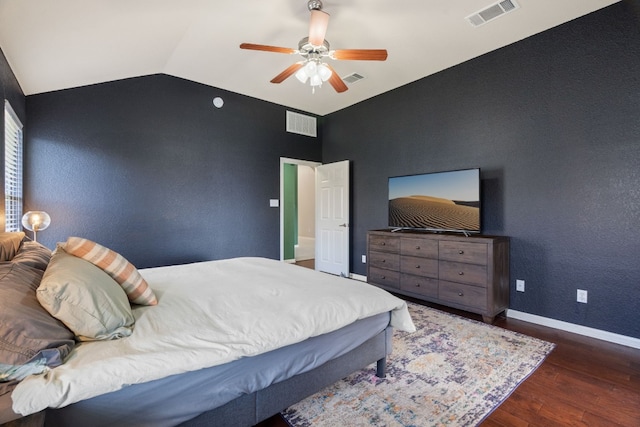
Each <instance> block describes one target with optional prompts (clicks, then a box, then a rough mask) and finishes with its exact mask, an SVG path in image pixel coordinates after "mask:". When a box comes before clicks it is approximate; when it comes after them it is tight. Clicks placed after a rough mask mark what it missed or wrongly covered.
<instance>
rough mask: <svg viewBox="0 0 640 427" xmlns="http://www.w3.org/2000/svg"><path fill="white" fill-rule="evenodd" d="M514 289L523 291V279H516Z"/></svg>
mask: <svg viewBox="0 0 640 427" xmlns="http://www.w3.org/2000/svg"><path fill="white" fill-rule="evenodd" d="M516 291H518V292H524V280H520V279H518V280H516Z"/></svg>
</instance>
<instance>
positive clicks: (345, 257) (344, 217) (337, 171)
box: [315, 160, 349, 277]
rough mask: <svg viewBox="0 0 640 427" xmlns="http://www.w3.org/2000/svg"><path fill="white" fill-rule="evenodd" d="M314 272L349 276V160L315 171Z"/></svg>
mask: <svg viewBox="0 0 640 427" xmlns="http://www.w3.org/2000/svg"><path fill="white" fill-rule="evenodd" d="M315 264H316V270H318V271H325V272H327V273H331V274H336V275H342V276H344V277H349V161H348V160H345V161H342V162H336V163H329V164H326V165H321V166H318V167H317V168H316V262H315Z"/></svg>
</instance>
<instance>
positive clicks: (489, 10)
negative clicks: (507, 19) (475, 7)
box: [465, 0, 520, 27]
mask: <svg viewBox="0 0 640 427" xmlns="http://www.w3.org/2000/svg"><path fill="white" fill-rule="evenodd" d="M519 7H520V6H518V4H517V3H516V2H515V0H503V1H499V2H497V3H494V4H492V5H491V6H488V7H485V8H484V9H482V10H480V11H478V12H476V13H473V14H471V15H469V16H467V17H466V18H465V19H466V20H467V21H469V23H470V24H471V25H473V26H474V27H479V26H481V25H483V24H486V23H487V22H489V21H492V20H494V19H496V18H498V17H500V16H502V15H504V14H505V13H508V12H511V11H514V10H516V9H518V8H519Z"/></svg>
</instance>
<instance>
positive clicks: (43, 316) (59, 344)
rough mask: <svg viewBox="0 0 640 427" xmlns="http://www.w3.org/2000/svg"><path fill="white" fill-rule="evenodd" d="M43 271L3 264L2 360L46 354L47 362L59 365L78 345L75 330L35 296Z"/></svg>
mask: <svg viewBox="0 0 640 427" xmlns="http://www.w3.org/2000/svg"><path fill="white" fill-rule="evenodd" d="M43 274H44V272H43V271H42V270H38V269H36V268H33V267H29V266H25V265H21V264H19V263H1V264H0V363H3V364H7V365H23V364H25V363H27V362H29V361H30V360H32V359H36V358H46V359H47V361H46V364H47V366H58V365H60V364H62V362H63V361H64V359H65V357H66V356H67V355H68V354H69V352H70V351H71V350H72V349H73V347H74V345H75V341H74V339H73V333H72V332H71V331H70V330H69V329H67V327H66V326H64V324H63V323H62V322H60V321H59V320H57V319H56V318H54V317H53V316H51V315H50V314H49V313H48V312H47V311H46V310H45V309H44V308H43V307H42V306H41V305H40V303H39V302H38V299H37V298H36V289H37V288H38V285H39V284H40V280H41V279H42V275H43Z"/></svg>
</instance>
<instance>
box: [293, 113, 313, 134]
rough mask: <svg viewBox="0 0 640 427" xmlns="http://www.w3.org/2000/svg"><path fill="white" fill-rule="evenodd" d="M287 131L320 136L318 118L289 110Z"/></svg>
mask: <svg viewBox="0 0 640 427" xmlns="http://www.w3.org/2000/svg"><path fill="white" fill-rule="evenodd" d="M287 132H290V133H297V134H300V135H306V136H312V137H314V138H315V137H317V136H318V130H317V125H316V118H315V117H313V116H306V115H304V114H299V113H294V112H293V111H287Z"/></svg>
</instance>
